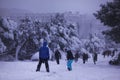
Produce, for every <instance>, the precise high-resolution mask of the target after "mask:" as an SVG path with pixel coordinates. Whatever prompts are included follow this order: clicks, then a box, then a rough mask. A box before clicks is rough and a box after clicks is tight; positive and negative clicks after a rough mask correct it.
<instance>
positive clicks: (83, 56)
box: [82, 53, 88, 64]
mask: <svg viewBox="0 0 120 80" xmlns="http://www.w3.org/2000/svg"><path fill="white" fill-rule="evenodd" d="M82 59H83V64H85V62H86V61H87V60H88V54H87V53H83V54H82Z"/></svg>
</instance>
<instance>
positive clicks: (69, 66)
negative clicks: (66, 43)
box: [67, 50, 74, 71]
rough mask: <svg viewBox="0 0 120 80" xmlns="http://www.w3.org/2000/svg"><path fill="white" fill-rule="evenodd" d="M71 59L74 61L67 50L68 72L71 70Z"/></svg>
mask: <svg viewBox="0 0 120 80" xmlns="http://www.w3.org/2000/svg"><path fill="white" fill-rule="evenodd" d="M73 59H74V57H73V54H72V52H71V50H67V69H68V70H69V71H71V70H72V63H73Z"/></svg>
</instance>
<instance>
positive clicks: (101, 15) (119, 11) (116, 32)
mask: <svg viewBox="0 0 120 80" xmlns="http://www.w3.org/2000/svg"><path fill="white" fill-rule="evenodd" d="M94 15H95V17H96V18H97V19H99V20H100V21H101V22H102V23H104V25H107V26H108V27H110V30H106V31H103V34H105V35H107V36H109V37H110V39H112V40H113V41H115V42H116V43H120V0H113V2H107V3H106V4H102V5H101V9H100V10H99V11H97V13H95V14H94Z"/></svg>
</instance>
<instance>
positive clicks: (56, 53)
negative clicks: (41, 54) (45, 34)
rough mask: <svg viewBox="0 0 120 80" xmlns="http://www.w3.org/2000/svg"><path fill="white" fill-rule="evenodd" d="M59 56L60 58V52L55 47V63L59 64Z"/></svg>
mask: <svg viewBox="0 0 120 80" xmlns="http://www.w3.org/2000/svg"><path fill="white" fill-rule="evenodd" d="M60 58H61V54H60V52H59V50H58V49H57V50H56V51H55V59H56V62H57V64H60V61H59V59H60Z"/></svg>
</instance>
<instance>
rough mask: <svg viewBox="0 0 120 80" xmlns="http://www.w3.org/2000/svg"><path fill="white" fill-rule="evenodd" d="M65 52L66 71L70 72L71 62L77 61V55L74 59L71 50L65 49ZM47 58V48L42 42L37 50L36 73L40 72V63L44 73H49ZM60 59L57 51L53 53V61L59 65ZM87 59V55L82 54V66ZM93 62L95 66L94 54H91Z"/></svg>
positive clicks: (45, 43)
mask: <svg viewBox="0 0 120 80" xmlns="http://www.w3.org/2000/svg"><path fill="white" fill-rule="evenodd" d="M65 52H66V53H67V55H66V58H67V69H68V71H71V70H72V63H73V60H74V59H75V61H77V60H78V56H79V54H76V55H75V57H74V56H73V54H72V51H71V50H69V49H65ZM49 56H50V54H49V48H48V47H47V42H43V46H42V47H40V49H39V63H38V65H37V69H36V72H37V71H40V68H41V65H42V63H45V67H46V71H47V72H50V70H49V64H48V60H49ZM60 58H61V54H60V52H59V50H58V49H57V50H56V51H55V60H56V62H57V64H60V61H59V59H60ZM88 58H89V56H88V54H86V53H83V54H82V59H83V63H84V64H85V62H86V61H87V60H88ZM93 61H94V64H96V61H97V54H96V53H95V54H93Z"/></svg>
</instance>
